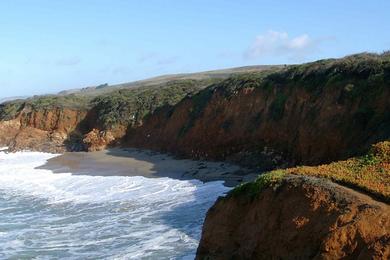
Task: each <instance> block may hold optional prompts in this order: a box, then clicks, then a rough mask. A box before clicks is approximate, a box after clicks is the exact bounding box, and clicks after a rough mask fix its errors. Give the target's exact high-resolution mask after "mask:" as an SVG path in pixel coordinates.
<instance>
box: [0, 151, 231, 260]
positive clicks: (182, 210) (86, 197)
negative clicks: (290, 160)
mask: <svg viewBox="0 0 390 260" xmlns="http://www.w3.org/2000/svg"><path fill="white" fill-rule="evenodd" d="M54 156H56V155H53V154H46V153H38V152H18V153H9V154H7V153H5V152H4V151H0V258H1V259H9V258H13V259H30V258H34V259H53V258H54V259H56V258H61V259H193V258H194V256H195V253H196V248H197V246H198V242H199V239H200V234H201V228H202V223H203V221H204V217H205V214H206V212H207V210H208V209H209V208H210V206H212V204H213V203H214V202H215V200H216V199H217V197H218V196H220V195H222V194H224V193H225V192H226V191H227V190H228V188H226V187H225V186H223V185H222V182H209V183H202V182H200V181H197V180H191V181H182V180H175V179H170V178H145V177H141V176H139V177H119V176H118V177H115V176H112V177H100V176H86V175H85V176H80V175H72V174H71V173H66V174H54V173H52V172H51V171H49V170H43V169H36V167H38V166H41V165H43V164H45V162H46V160H48V159H50V158H52V157H54Z"/></svg>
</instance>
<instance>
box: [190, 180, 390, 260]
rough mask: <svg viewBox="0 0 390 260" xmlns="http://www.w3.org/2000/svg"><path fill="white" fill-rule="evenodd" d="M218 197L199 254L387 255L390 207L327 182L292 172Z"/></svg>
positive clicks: (236, 256) (229, 256)
mask: <svg viewBox="0 0 390 260" xmlns="http://www.w3.org/2000/svg"><path fill="white" fill-rule="evenodd" d="M247 195H248V194H242V195H240V196H231V197H228V198H220V199H219V200H218V201H217V203H216V204H215V205H214V206H213V207H212V208H211V209H210V210H209V212H208V214H207V217H206V221H205V224H204V226H203V233H202V239H201V241H200V245H199V248H198V252H197V259H389V257H390V206H389V205H387V204H384V203H380V202H377V201H374V200H372V199H371V198H370V197H367V196H365V195H362V194H360V193H357V192H355V191H352V190H350V189H347V188H345V187H342V186H339V185H337V184H334V183H331V182H330V181H326V180H320V179H315V178H309V177H302V176H301V177H297V176H290V177H288V178H286V179H284V180H283V181H282V183H281V184H279V186H277V187H271V188H267V189H266V190H264V191H263V192H261V194H260V195H259V196H257V197H256V198H252V199H251V198H249V197H248V196H247Z"/></svg>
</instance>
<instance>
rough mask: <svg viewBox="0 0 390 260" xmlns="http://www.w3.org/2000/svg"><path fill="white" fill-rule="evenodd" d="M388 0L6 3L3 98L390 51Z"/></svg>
mask: <svg viewBox="0 0 390 260" xmlns="http://www.w3.org/2000/svg"><path fill="white" fill-rule="evenodd" d="M389 10H390V1H388V0H383V1H382V0H371V1H359V0H343V1H340V0H318V1H312V0H311V1H309V0H301V1H299V0H297V1H287V0H285V1H281V0H269V1H260V0H259V1H255V0H253V1H249V0H246V1H244V0H225V1H222V0H208V1H205V0H196V1H195V0H185V1H184V0H176V1H174V0H160V1H157V0H147V1H146V0H143V1H137V0H133V1H130V0H128V1H125V0H83V1H81V0H66V1H65V0H34V1H30V0H2V1H0V98H3V97H9V96H27V95H28V96H29V95H36V94H45V93H56V92H59V91H61V90H65V89H73V88H81V87H86V86H94V85H99V84H104V83H108V84H116V83H122V82H130V81H134V80H139V79H144V78H148V77H152V76H157V75H162V74H172V73H184V72H197V71H206V70H213V69H222V68H229V67H238V66H246V65H257V64H291V63H302V62H308V61H313V60H317V59H323V58H335V57H342V56H345V55H348V54H353V53H358V52H364V51H369V52H382V51H385V50H388V49H390V47H389V46H390V33H389V28H390V15H389Z"/></svg>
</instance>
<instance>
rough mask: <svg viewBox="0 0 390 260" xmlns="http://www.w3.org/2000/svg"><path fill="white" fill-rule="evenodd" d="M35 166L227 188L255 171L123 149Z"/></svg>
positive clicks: (60, 158)
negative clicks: (166, 179)
mask: <svg viewBox="0 0 390 260" xmlns="http://www.w3.org/2000/svg"><path fill="white" fill-rule="evenodd" d="M37 168H38V169H45V170H50V171H52V172H53V173H72V174H73V175H90V176H143V177H147V178H162V177H168V178H172V179H179V180H193V179H197V180H200V181H202V182H210V181H223V182H224V185H225V186H227V187H234V186H237V185H239V184H241V183H243V182H248V181H252V180H254V179H255V178H256V177H257V176H258V174H255V173H254V172H253V171H251V170H249V169H245V168H241V167H240V166H238V165H234V164H230V163H226V162H210V161H194V160H190V159H176V158H174V157H172V156H170V155H167V154H162V153H159V152H154V151H150V150H143V149H134V148H125V149H119V148H114V149H107V150H103V151H98V152H67V153H64V154H62V155H59V156H57V157H54V158H52V159H49V160H48V161H47V162H46V164H44V165H42V166H40V167H37Z"/></svg>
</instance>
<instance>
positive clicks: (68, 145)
mask: <svg viewBox="0 0 390 260" xmlns="http://www.w3.org/2000/svg"><path fill="white" fill-rule="evenodd" d="M94 127H96V112H95V110H94V109H90V110H88V112H87V115H86V116H85V117H84V119H82V120H81V121H80V122H79V123H78V124H77V125H76V127H75V129H74V130H73V131H71V132H70V133H69V134H68V137H67V139H66V140H65V141H64V145H65V149H66V151H67V152H81V151H86V147H85V144H84V143H83V138H84V135H85V134H87V133H88V132H89V131H91V130H92V129H93V128H94Z"/></svg>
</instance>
